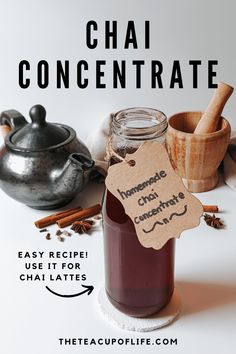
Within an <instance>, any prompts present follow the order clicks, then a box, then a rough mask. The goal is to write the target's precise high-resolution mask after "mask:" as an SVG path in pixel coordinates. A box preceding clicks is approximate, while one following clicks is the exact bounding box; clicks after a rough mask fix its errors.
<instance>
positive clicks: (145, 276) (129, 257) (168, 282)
mask: <svg viewBox="0 0 236 354" xmlns="http://www.w3.org/2000/svg"><path fill="white" fill-rule="evenodd" d="M166 129H167V118H166V116H165V115H164V114H163V113H162V112H160V111H158V110H155V109H150V108H129V109H125V110H122V111H119V112H117V113H116V114H114V115H113V121H112V147H113V149H114V150H115V152H116V153H118V154H119V155H120V156H122V157H125V155H126V153H132V152H134V151H135V150H137V149H138V147H139V146H140V145H141V144H142V143H143V142H144V141H147V140H151V141H153V140H155V141H158V142H162V143H164V142H165V132H166ZM114 163H118V161H117V160H116V159H115V158H112V159H111V161H110V164H114ZM103 230H104V253H105V288H106V293H107V295H108V298H109V300H110V302H111V303H112V304H113V305H114V306H115V307H116V308H117V309H118V310H120V311H122V312H124V313H125V314H127V315H130V316H134V317H146V316H149V315H151V314H153V313H156V312H157V311H159V310H160V309H162V308H163V307H164V306H165V305H166V304H167V303H168V302H169V300H170V298H171V296H172V293H173V289H174V247H175V240H174V239H170V240H169V241H168V242H167V243H166V244H165V245H164V246H163V247H162V248H161V249H160V250H154V249H152V248H145V247H143V246H142V245H141V244H140V243H139V240H138V238H137V235H136V232H135V228H134V225H133V222H132V221H131V219H130V218H129V217H128V216H127V215H126V214H125V212H124V208H123V206H122V204H121V203H120V202H119V200H118V199H117V198H116V197H115V196H114V195H113V194H111V193H110V192H109V191H108V190H106V191H105V194H104V199H103Z"/></svg>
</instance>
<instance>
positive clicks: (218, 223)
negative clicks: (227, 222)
mask: <svg viewBox="0 0 236 354" xmlns="http://www.w3.org/2000/svg"><path fill="white" fill-rule="evenodd" d="M203 217H204V220H205V222H206V224H207V225H208V226H211V227H214V228H215V229H222V228H223V227H224V223H223V222H222V220H221V219H220V218H216V216H215V214H213V215H210V214H207V213H205V214H204V215H203Z"/></svg>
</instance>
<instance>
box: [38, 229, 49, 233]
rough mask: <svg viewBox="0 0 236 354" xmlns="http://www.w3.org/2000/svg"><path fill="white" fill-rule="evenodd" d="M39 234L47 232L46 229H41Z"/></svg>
mask: <svg viewBox="0 0 236 354" xmlns="http://www.w3.org/2000/svg"><path fill="white" fill-rule="evenodd" d="M39 232H48V229H41V230H39Z"/></svg>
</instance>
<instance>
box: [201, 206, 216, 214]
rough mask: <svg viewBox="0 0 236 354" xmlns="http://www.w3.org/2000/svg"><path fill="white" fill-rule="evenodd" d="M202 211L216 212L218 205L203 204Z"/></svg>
mask: <svg viewBox="0 0 236 354" xmlns="http://www.w3.org/2000/svg"><path fill="white" fill-rule="evenodd" d="M203 211H204V212H205V213H218V212H219V208H218V205H203Z"/></svg>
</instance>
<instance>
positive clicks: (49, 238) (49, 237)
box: [46, 232, 51, 240]
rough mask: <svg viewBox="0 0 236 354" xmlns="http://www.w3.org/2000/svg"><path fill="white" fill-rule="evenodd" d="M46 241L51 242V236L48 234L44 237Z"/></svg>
mask: <svg viewBox="0 0 236 354" xmlns="http://www.w3.org/2000/svg"><path fill="white" fill-rule="evenodd" d="M46 239H47V240H51V235H50V233H49V232H48V233H47V235H46Z"/></svg>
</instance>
